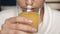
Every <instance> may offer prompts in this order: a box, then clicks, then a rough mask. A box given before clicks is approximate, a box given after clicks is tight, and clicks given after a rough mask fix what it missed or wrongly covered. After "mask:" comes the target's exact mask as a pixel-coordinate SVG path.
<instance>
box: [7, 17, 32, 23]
mask: <svg viewBox="0 0 60 34" xmlns="http://www.w3.org/2000/svg"><path fill="white" fill-rule="evenodd" d="M6 23H7V24H11V23H27V24H31V23H32V21H31V20H29V19H26V18H24V17H13V18H9V19H7V20H6Z"/></svg>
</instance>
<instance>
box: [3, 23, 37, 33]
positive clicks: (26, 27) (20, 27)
mask: <svg viewBox="0 0 60 34" xmlns="http://www.w3.org/2000/svg"><path fill="white" fill-rule="evenodd" d="M3 28H4V29H5V30H6V29H15V30H22V31H26V32H37V30H36V29H35V28H33V27H31V26H29V25H24V24H10V25H4V27H3Z"/></svg>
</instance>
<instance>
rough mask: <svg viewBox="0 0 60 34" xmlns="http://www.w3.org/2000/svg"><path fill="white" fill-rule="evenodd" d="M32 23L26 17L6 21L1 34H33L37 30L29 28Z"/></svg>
mask: <svg viewBox="0 0 60 34" xmlns="http://www.w3.org/2000/svg"><path fill="white" fill-rule="evenodd" d="M29 24H32V21H31V20H29V19H26V18H24V17H13V18H9V19H7V20H6V21H5V24H3V26H2V30H1V34H33V33H35V32H37V29H35V28H33V27H31V26H29Z"/></svg>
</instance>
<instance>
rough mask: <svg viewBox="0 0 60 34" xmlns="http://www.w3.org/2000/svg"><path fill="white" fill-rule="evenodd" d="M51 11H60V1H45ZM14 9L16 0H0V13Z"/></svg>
mask: <svg viewBox="0 0 60 34" xmlns="http://www.w3.org/2000/svg"><path fill="white" fill-rule="evenodd" d="M45 2H46V3H47V5H48V6H49V7H51V8H52V9H56V10H60V0H45ZM15 7H16V0H0V11H1V10H7V9H10V8H15Z"/></svg>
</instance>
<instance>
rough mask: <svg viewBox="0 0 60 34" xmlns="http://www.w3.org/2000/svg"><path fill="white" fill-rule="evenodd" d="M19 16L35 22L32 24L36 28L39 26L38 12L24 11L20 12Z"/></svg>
mask: <svg viewBox="0 0 60 34" xmlns="http://www.w3.org/2000/svg"><path fill="white" fill-rule="evenodd" d="M19 16H22V17H25V18H27V19H30V20H32V21H33V23H32V24H31V26H32V27H34V28H38V23H39V15H38V13H37V12H22V13H20V14H19Z"/></svg>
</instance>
